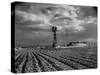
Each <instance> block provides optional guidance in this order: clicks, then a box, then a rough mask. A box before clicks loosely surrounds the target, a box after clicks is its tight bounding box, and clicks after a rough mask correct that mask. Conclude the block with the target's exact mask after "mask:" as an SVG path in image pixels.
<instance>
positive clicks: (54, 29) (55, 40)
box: [52, 26, 57, 48]
mask: <svg viewBox="0 0 100 75" xmlns="http://www.w3.org/2000/svg"><path fill="white" fill-rule="evenodd" d="M52 32H53V47H54V48H55V47H56V46H57V34H56V32H57V27H56V26H53V27H52Z"/></svg>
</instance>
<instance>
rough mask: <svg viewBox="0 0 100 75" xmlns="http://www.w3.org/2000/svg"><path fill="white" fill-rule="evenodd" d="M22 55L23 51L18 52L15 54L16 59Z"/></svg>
mask: <svg viewBox="0 0 100 75" xmlns="http://www.w3.org/2000/svg"><path fill="white" fill-rule="evenodd" d="M21 55H22V52H19V53H17V54H16V56H15V60H16V59H18V58H19V57H20V56H21Z"/></svg>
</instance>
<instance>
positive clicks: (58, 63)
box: [38, 53, 73, 71]
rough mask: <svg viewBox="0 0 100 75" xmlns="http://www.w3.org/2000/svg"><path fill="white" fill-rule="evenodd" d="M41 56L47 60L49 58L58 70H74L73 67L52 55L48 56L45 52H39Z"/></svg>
mask: <svg viewBox="0 0 100 75" xmlns="http://www.w3.org/2000/svg"><path fill="white" fill-rule="evenodd" d="M38 54H39V55H40V56H42V57H43V58H44V59H45V60H47V61H48V62H49V63H50V64H52V65H53V66H54V67H55V68H56V70H58V71H61V70H72V69H73V68H72V67H70V66H68V65H66V64H65V63H63V62H61V61H59V60H57V59H55V58H52V57H49V56H46V55H44V54H41V53H38Z"/></svg>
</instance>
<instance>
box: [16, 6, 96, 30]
mask: <svg viewBox="0 0 100 75" xmlns="http://www.w3.org/2000/svg"><path fill="white" fill-rule="evenodd" d="M54 7H56V8H57V9H55V10H54V11H50V12H52V14H51V13H49V15H48V16H47V15H44V14H42V13H41V14H38V15H37V14H35V13H32V12H31V13H30V12H24V11H20V10H16V14H17V15H20V16H21V17H22V18H23V20H22V22H25V21H27V20H30V21H37V20H38V21H41V22H42V24H39V25H37V26H38V27H39V26H40V27H41V28H44V29H45V28H46V29H49V28H50V27H51V26H53V25H54V26H57V27H58V30H59V31H63V32H64V29H69V30H70V31H71V32H79V31H84V30H85V27H84V26H85V25H87V24H88V23H93V24H96V23H97V22H96V21H97V19H96V17H92V16H88V17H85V18H82V19H78V18H77V17H80V8H79V7H75V6H68V5H56V6H54ZM41 8H42V7H41ZM39 10H40V9H39ZM34 11H35V10H34ZM55 14H61V16H59V17H57V18H55V17H54V15H55ZM81 15H83V13H82V12H81ZM64 17H65V18H70V19H71V20H68V19H61V20H59V19H60V18H64ZM53 19H54V20H55V19H56V20H55V21H54V22H52V21H51V20H53ZM28 26H29V27H34V26H32V25H28Z"/></svg>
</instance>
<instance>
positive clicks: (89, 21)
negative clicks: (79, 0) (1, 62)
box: [12, 3, 97, 46]
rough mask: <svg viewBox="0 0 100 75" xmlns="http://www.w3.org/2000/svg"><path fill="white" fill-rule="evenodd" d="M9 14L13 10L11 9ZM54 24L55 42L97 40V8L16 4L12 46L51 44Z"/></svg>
mask: <svg viewBox="0 0 100 75" xmlns="http://www.w3.org/2000/svg"><path fill="white" fill-rule="evenodd" d="M12 15H13V11H12ZM52 26H56V27H57V39H58V41H57V42H58V44H64V43H67V42H68V41H81V40H85V41H92V42H95V41H96V40H97V9H96V7H89V6H73V5H62V4H43V3H17V4H16V5H15V37H16V38H15V39H16V45H21V46H29V45H36V44H40V45H51V44H52V41H53V32H52V31H51V27H52Z"/></svg>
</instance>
